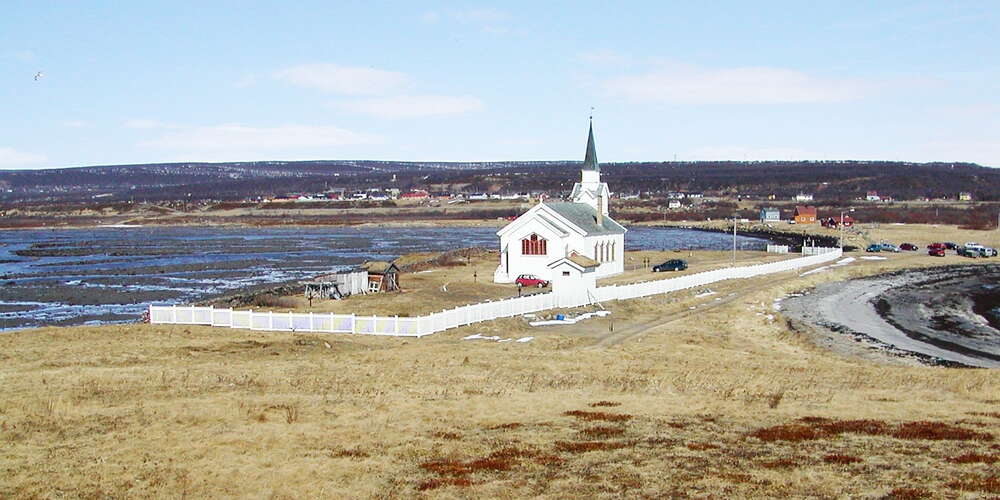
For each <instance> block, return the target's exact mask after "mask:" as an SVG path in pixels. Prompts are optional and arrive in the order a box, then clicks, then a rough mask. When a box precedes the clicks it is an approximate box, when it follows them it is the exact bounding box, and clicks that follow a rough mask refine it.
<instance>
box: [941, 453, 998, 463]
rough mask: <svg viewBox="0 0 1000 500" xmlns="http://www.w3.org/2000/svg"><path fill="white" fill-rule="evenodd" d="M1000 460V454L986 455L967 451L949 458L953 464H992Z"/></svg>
mask: <svg viewBox="0 0 1000 500" xmlns="http://www.w3.org/2000/svg"><path fill="white" fill-rule="evenodd" d="M998 460H1000V455H996V454H993V455H984V454H982V453H966V454H963V455H958V456H957V457H951V458H949V459H948V461H949V462H951V463H953V464H992V463H995V462H997V461H998Z"/></svg>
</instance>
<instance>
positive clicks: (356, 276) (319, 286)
mask: <svg viewBox="0 0 1000 500" xmlns="http://www.w3.org/2000/svg"><path fill="white" fill-rule="evenodd" d="M303 285H305V292H306V297H307V298H310V299H314V298H323V299H342V298H344V297H348V296H351V295H359V294H365V293H368V271H365V270H364V269H359V268H355V269H345V270H343V271H337V272H335V273H333V274H325V275H322V276H317V277H316V278H314V279H313V280H312V281H307V282H305V283H303Z"/></svg>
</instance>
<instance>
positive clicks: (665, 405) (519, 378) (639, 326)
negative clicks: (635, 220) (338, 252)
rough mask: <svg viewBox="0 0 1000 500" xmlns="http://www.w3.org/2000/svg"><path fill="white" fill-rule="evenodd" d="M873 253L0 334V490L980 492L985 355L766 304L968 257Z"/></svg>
mask: <svg viewBox="0 0 1000 500" xmlns="http://www.w3.org/2000/svg"><path fill="white" fill-rule="evenodd" d="M883 230H885V231H895V230H896V229H895V228H893V227H889V228H883ZM936 231H938V232H935V233H933V235H934V236H935V237H944V238H948V239H954V240H960V241H966V240H968V239H979V240H983V243H988V241H985V240H986V237H985V234H976V233H974V232H972V233H970V232H959V231H958V230H954V229H951V228H938V229H936ZM942 231H944V232H945V233H944V236H942ZM888 234H890V236H889V237H887V238H886V239H899V238H893V237H892V236H891V235H892V233H888ZM914 236H916V235H914ZM977 236H978V237H977ZM912 239H914V240H917V239H918V238H916V237H914V238H912ZM925 239H926V238H925ZM897 242H898V241H897ZM914 242H915V243H923V241H914ZM887 257H888V258H887V260H884V261H862V260H858V261H856V262H854V263H852V264H851V265H847V266H843V267H839V268H835V269H831V270H829V271H826V272H819V273H813V274H809V275H806V276H800V275H799V274H800V273H795V272H788V273H781V274H776V275H772V276H766V277H760V278H754V279H750V280H739V281H727V282H721V283H717V284H714V285H712V286H711V287H709V288H711V291H712V292H714V293H713V294H711V295H706V293H707V290H705V289H698V290H688V291H684V292H678V293H674V294H669V295H662V296H656V297H650V298H646V299H641V300H634V301H627V302H617V303H608V304H604V306H605V307H607V308H608V309H609V310H611V311H612V314H611V315H610V316H608V317H607V318H601V319H592V320H588V321H585V322H581V323H579V324H578V325H573V326H558V327H547V328H532V327H530V326H528V325H527V324H526V323H525V322H524V321H523V320H521V319H509V320H501V321H494V322H489V323H483V324H478V325H471V326H468V327H463V328H460V329H455V330H452V331H448V332H443V333H439V334H436V335H432V336H430V337H426V338H423V339H399V338H373V337H363V336H350V335H314V334H289V333H267V332H251V331H244V330H229V329H221V328H214V329H213V328H209V327H186V326H150V325H122V326H100V327H78V328H43V329H37V330H28V331H21V332H15V333H10V334H2V335H0V384H2V387H3V392H2V393H0V497H11V498H24V497H61V496H65V497H83V498H105V497H126V496H128V497H223V496H226V497H228V496H243V497H255V498H260V497H267V498H306V497H351V498H397V497H421V496H433V497H444V498H451V497H455V498H469V497H473V498H508V497H525V496H532V497H549V498H570V497H572V498H577V497H587V498H592V497H600V498H618V497H634V498H644V497H656V498H661V497H696V498H747V497H782V498H785V497H810V498H838V497H854V498H989V497H994V496H997V495H1000V474H998V472H997V470H998V465H997V463H998V459H1000V374H998V373H997V372H996V371H991V370H973V369H949V368H937V367H927V366H914V365H912V363H909V362H902V361H897V360H894V359H892V358H888V357H882V358H879V355H878V354H877V353H873V354H872V356H871V357H872V358H873V359H875V361H873V360H871V359H869V360H861V359H858V358H856V357H844V356H840V355H837V354H834V353H832V352H830V351H828V350H826V349H823V348H820V347H817V346H816V345H814V344H813V343H812V342H810V340H809V338H808V337H807V336H805V335H803V334H799V333H795V332H793V331H791V330H789V328H788V327H787V325H786V324H785V321H784V320H783V318H782V317H781V316H780V313H778V312H775V311H774V310H773V308H772V303H773V301H774V300H775V299H776V298H779V297H782V296H784V295H785V294H787V293H791V292H794V291H799V290H802V289H804V288H808V287H810V286H813V285H815V284H816V283H819V282H821V281H828V280H837V279H846V278H849V277H856V276H861V275H866V274H872V273H876V272H881V271H886V270H891V269H895V268H903V267H915V266H924V265H941V264H945V263H959V262H960V263H967V262H973V261H971V260H965V259H960V258H958V257H947V258H944V259H939V258H932V257H927V256H925V255H922V254H915V253H909V254H896V255H890V256H887ZM710 258H711V256H709V257H706V259H710ZM715 258H716V259H721V260H723V261H724V258H722V257H720V256H716V257H715ZM706 262H707V260H706ZM441 272H442V273H444V272H445V271H441ZM448 272H451V271H448ZM456 272H457V271H456ZM435 274H437V273H425V274H424V275H422V276H427V277H428V280H430V278H429V277H431V276H434V275H435ZM480 277H483V276H482V275H480ZM415 279H416V276H404V280H407V281H409V282H410V283H413V281H414V280H415ZM405 283H406V281H404V284H405ZM431 284H432V282H431V281H428V282H427V286H428V287H429V286H431ZM449 288H451V287H450V286H449ZM402 296H403V297H405V294H403V295H402ZM472 333H480V334H483V335H498V336H501V337H503V338H513V339H518V338H522V337H527V336H531V337H534V340H532V341H530V342H524V343H518V342H500V343H498V342H491V341H483V340H476V341H467V340H461V339H462V337H464V336H467V335H470V334H472Z"/></svg>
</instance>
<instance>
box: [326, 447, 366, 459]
mask: <svg viewBox="0 0 1000 500" xmlns="http://www.w3.org/2000/svg"><path fill="white" fill-rule="evenodd" d="M368 456H369V455H368V453H366V452H364V451H362V450H359V449H357V448H355V449H352V450H347V449H341V450H330V458H368Z"/></svg>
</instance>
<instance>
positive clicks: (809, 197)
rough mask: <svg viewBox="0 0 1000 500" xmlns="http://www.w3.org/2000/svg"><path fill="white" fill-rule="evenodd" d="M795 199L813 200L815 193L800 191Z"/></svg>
mask: <svg viewBox="0 0 1000 500" xmlns="http://www.w3.org/2000/svg"><path fill="white" fill-rule="evenodd" d="M795 201H813V195H811V194H808V193H799V194H797V195H795Z"/></svg>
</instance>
